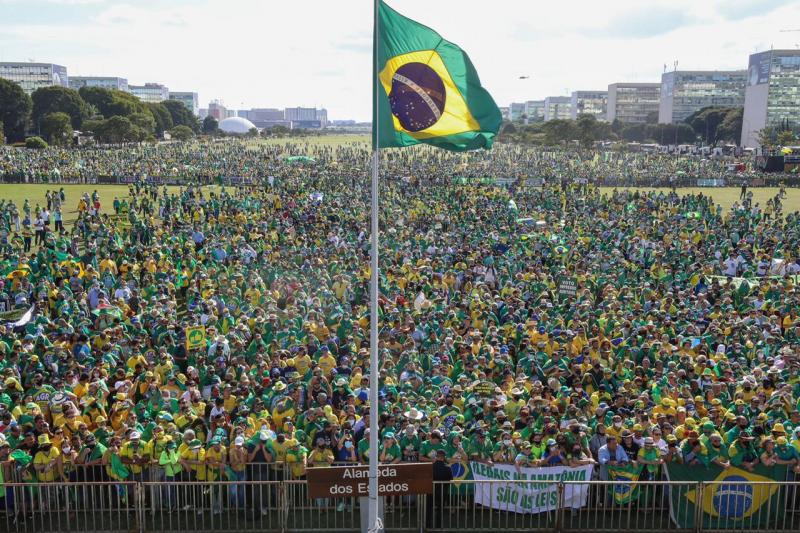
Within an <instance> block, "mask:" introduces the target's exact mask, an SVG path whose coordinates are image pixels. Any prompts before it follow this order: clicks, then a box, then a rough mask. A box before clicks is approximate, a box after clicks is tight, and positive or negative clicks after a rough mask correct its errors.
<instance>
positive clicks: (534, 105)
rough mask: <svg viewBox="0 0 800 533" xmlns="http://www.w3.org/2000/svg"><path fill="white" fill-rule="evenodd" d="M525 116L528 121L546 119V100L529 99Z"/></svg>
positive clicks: (526, 103)
mask: <svg viewBox="0 0 800 533" xmlns="http://www.w3.org/2000/svg"><path fill="white" fill-rule="evenodd" d="M525 116H526V117H527V121H528V122H541V121H543V120H544V100H528V101H527V102H525Z"/></svg>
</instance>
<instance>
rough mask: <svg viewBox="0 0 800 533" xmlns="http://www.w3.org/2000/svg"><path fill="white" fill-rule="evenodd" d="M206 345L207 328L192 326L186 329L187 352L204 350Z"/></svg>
mask: <svg viewBox="0 0 800 533" xmlns="http://www.w3.org/2000/svg"><path fill="white" fill-rule="evenodd" d="M205 345H206V327H205V326H192V327H189V328H186V351H187V352H190V351H192V350H197V349H198V348H204V347H205Z"/></svg>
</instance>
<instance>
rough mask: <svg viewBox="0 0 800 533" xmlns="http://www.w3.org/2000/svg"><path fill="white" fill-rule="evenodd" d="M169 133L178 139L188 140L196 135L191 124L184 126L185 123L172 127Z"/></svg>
mask: <svg viewBox="0 0 800 533" xmlns="http://www.w3.org/2000/svg"><path fill="white" fill-rule="evenodd" d="M169 134H170V136H171V137H172V138H173V139H175V140H176V141H188V140H189V139H191V138H192V137H194V132H193V131H192V128H190V127H189V126H184V125H183V124H181V125H180V126H175V127H174V128H172V129H171V130H170V131H169Z"/></svg>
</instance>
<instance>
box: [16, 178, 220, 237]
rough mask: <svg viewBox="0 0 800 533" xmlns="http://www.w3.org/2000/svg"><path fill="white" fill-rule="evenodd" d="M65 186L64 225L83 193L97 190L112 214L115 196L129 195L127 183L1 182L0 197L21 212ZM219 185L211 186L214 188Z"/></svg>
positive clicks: (103, 207)
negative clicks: (46, 193) (23, 207)
mask: <svg viewBox="0 0 800 533" xmlns="http://www.w3.org/2000/svg"><path fill="white" fill-rule="evenodd" d="M62 187H63V188H64V193H65V194H66V198H67V199H66V201H65V202H64V207H62V213H63V214H64V225H65V226H66V225H69V224H71V223H72V222H74V221H75V219H76V218H78V201H80V198H81V194H83V193H84V192H87V193H89V194H91V193H92V191H95V190H96V191H97V192H98V194H100V212H101V213H108V214H111V213H113V212H114V197H115V196H116V197H118V198H120V199H122V198H127V197H128V186H127V185H57V184H43V185H38V184H37V185H26V184H16V183H15V184H0V198H2V199H4V200H9V199H10V200H12V201H13V202H14V203H16V204H17V207H19V209H20V212H21V210H22V205H23V204H24V203H25V199H27V200H28V201H29V203H30V206H31V209H34V208H35V207H36V204H37V203H38V204H39V205H40V206H46V205H47V201H46V200H45V199H44V195H45V192H47V191H48V190H51V191H52V190H56V191H57V190H59V189H60V188H62ZM216 188H217V187H209V188H208V189H210V190H213V189H216ZM167 189H168V190H169V191H171V192H172V191H175V192H177V191H178V189H179V187H167Z"/></svg>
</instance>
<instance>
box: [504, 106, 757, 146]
mask: <svg viewBox="0 0 800 533" xmlns="http://www.w3.org/2000/svg"><path fill="white" fill-rule="evenodd" d="M742 111H743V110H742V108H741V107H720V106H711V107H705V108H703V109H700V110H698V111H696V112H694V113H693V114H692V115H690V116H689V117H687V118H686V120H685V121H683V122H679V123H677V124H659V123H658V113H657V112H656V113H651V114H650V115H649V116H648V117H647V121H646V122H645V123H635V124H633V123H625V122H621V121H619V120H614V121H613V122H610V123H609V122H603V121H600V120H597V118H596V117H595V116H594V115H587V114H582V115H578V117H577V118H576V119H575V120H564V119H557V120H549V121H547V122H536V123H532V124H514V123H506V124H505V125H504V127H503V130H502V131H501V135H500V140H503V141H506V142H519V143H523V144H541V145H554V144H560V143H563V142H571V141H579V142H580V143H582V144H584V145H591V144H592V143H594V142H595V141H627V142H652V143H658V144H690V143H695V142H698V141H702V142H703V143H705V144H709V145H712V144H720V143H727V142H730V143H733V144H739V139H740V138H741V135H742Z"/></svg>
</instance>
